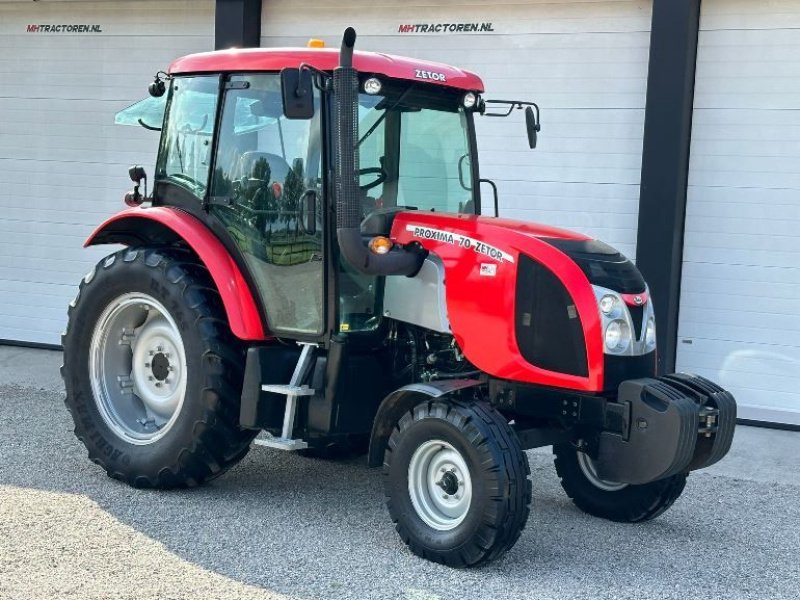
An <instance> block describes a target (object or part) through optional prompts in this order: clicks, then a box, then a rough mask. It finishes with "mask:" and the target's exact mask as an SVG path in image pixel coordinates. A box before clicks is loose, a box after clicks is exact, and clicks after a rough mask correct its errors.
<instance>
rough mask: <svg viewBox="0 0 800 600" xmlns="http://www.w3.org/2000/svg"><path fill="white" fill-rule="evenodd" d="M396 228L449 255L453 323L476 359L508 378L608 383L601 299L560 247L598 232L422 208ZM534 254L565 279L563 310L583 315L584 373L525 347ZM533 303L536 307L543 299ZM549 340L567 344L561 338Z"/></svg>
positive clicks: (579, 386)
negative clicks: (563, 368)
mask: <svg viewBox="0 0 800 600" xmlns="http://www.w3.org/2000/svg"><path fill="white" fill-rule="evenodd" d="M391 235H392V238H393V239H394V240H395V241H396V242H397V243H400V244H410V243H418V244H420V245H421V246H422V247H423V248H425V249H426V250H428V251H429V252H431V253H433V254H435V255H437V256H438V257H439V258H440V259H441V261H442V263H443V265H444V269H445V296H446V301H447V316H448V319H449V321H450V326H451V329H452V332H453V335H454V337H455V338H456V341H457V342H458V344H459V346H460V347H461V349H462V350H463V352H464V354H465V355H466V357H467V358H468V359H469V361H470V362H471V363H472V364H474V365H475V366H476V367H478V368H479V369H481V370H482V371H484V372H486V373H488V374H490V375H492V376H495V377H499V378H503V379H513V380H515V381H525V382H530V383H537V384H541V385H547V386H553V387H563V388H569V389H573V390H584V391H600V390H602V388H603V356H604V355H603V348H602V337H601V323H600V318H599V312H598V308H597V300H596V298H595V295H594V291H593V289H592V285H591V283H590V281H589V279H588V277H587V275H586V273H585V272H584V270H583V269H582V268H581V267H580V266H579V265H578V264H577V263H576V261H575V260H574V259H573V258H572V257H570V256H569V254H568V253H566V252H564V251H563V250H562V249H559V248H558V247H557V244H559V243H563V242H569V243H575V244H580V243H583V242H589V241H591V240H590V238H588V237H586V236H584V235H581V234H576V233H573V232H570V231H566V230H563V229H558V228H555V227H548V226H544V225H537V224H535V223H523V222H520V221H514V220H511V219H497V218H488V217H480V216H474V215H449V214H440V213H432V212H416V211H414V212H411V211H409V212H403V213H400V214H398V215H397V217H396V218H395V219H394V222H393V224H392V234H391ZM531 260H532V261H533V262H534V263H535V264H536V266H537V268H538V267H541V269H542V270H543V271H544V272H545V275H546V276H548V277H550V278H551V279H553V280H554V281H557V282H560V285H559V288H560V289H561V291H562V292H563V294H562V296H563V297H564V298H565V299H566V300H565V303H564V304H563V305H562V307H563V311H561V312H569V314H570V318H571V319H579V321H573V322H574V323H575V324H576V325H579V327H580V330H581V332H582V333H583V336H582V340H581V344H583V347H582V348H581V350H582V355H583V357H584V358H583V360H585V365H586V368H585V369H584V370H583V373H581V374H575V373H565V372H559V371H555V370H552V369H549V368H544V367H543V366H541V365H539V366H537V365H535V364H531V362H529V361H528V360H526V359H525V357H524V356H523V352H522V351H521V350H520V346H521V344H520V340H518V339H517V331H518V327H517V326H516V325H518V320H519V318H520V314H522V312H521V310H517V308H518V306H517V305H518V304H520V303H523V302H527V301H528V299H529V296H530V295H531V294H527V295H523V296H520V295H518V294H517V290H518V288H520V287H521V286H520V282H518V274H519V272H520V265H521V263H523V262H524V263H525V264H526V265H529V264H530V262H531ZM526 286H527V287H526V288H525V289H526V290H530V289H537V287H536V285H534V286H532V287H531V286H530V285H529V284H526ZM564 290H565V292H564ZM526 293H527V292H526ZM525 310H526V311H527V313H528V314H531V313H535V312H536V310H537V309H536V306H535V303H534V304H533V305H532V307H529V308H526V309H525ZM559 314H560V313H559ZM561 316H563V315H561ZM521 341H522V342H523V346H524V340H521ZM548 343H552V344H559V340H558V339H553V340H552V341H550V342H548Z"/></svg>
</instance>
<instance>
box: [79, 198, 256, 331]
mask: <svg viewBox="0 0 800 600" xmlns="http://www.w3.org/2000/svg"><path fill="white" fill-rule="evenodd" d="M181 240H182V241H183V242H184V243H186V245H187V246H189V247H190V248H191V249H192V250H193V251H194V253H195V254H197V256H198V258H199V259H200V261H201V262H202V263H203V264H204V265H205V267H206V268H207V269H208V272H209V273H210V275H211V279H212V280H213V281H214V285H216V287H217V290H218V291H219V295H220V297H221V298H222V304H223V306H224V308H225V313H226V315H227V317H228V324H229V325H230V328H231V331H232V332H233V334H234V335H235V336H236V337H237V338H239V339H241V340H248V341H252V340H265V339H268V338H269V335H268V334H267V333H266V330H265V329H264V325H263V322H262V320H261V315H260V313H259V310H258V305H257V304H256V301H255V299H254V297H253V293H252V291H251V289H250V286H249V285H248V284H247V281H246V280H245V279H244V276H243V275H242V272H241V271H240V270H239V267H238V266H237V265H236V263H235V262H234V260H233V258H231V256H230V253H229V252H228V251H227V250H226V249H225V247H224V246H223V245H222V242H220V241H219V239H218V238H217V237H216V236H215V235H214V234H213V233H212V232H211V230H209V228H208V227H206V226H205V225H204V224H203V223H202V222H201V221H200V220H199V219H197V218H195V217H193V216H191V215H190V214H188V213H186V212H184V211H182V210H179V209H175V208H168V207H164V206H153V207H149V208H131V209H128V210H123V211H121V212H119V213H117V214H116V215H114V216H112V217H111V218H109V219H107V220H106V221H105V222H104V223H102V224H101V225H100V226H99V227H98V228H97V229H95V230H94V232H92V235H90V236H89V238H88V239H87V240H86V242H85V243H84V247H87V246H95V245H98V244H124V245H126V246H132V245H137V244H138V245H144V244H167V243H174V242H176V241H181Z"/></svg>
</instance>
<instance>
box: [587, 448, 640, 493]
mask: <svg viewBox="0 0 800 600" xmlns="http://www.w3.org/2000/svg"><path fill="white" fill-rule="evenodd" d="M578 465H579V466H580V468H581V471H583V474H584V476H585V477H586V479H588V480H589V481H590V482H591V484H592V485H593V486H595V487H596V488H599V489H601V490H603V491H606V492H618V491H619V490H622V489H625V488H626V487H628V484H627V483H621V482H619V481H609V480H608V479H601V478H600V476H599V475H598V474H597V466H596V465H595V464H594V461H593V460H592V458H591V457H590V456H589V455H588V454H586V453H585V452H581V451H580V450H578Z"/></svg>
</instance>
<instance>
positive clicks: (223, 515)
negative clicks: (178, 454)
mask: <svg viewBox="0 0 800 600" xmlns="http://www.w3.org/2000/svg"><path fill="white" fill-rule="evenodd" d="M15 361H16V362H15ZM58 361H59V358H58V355H57V353H54V352H44V351H36V352H34V351H29V350H26V351H19V350H13V349H4V348H0V408H2V414H3V419H2V420H0V598H4V599H5V598H156V597H158V598H297V599H306V598H358V599H367V598H381V599H386V598H405V599H410V600H422V599H441V600H445V599H448V600H449V599H456V598H458V599H462V598H490V599H504V598H513V599H519V598H536V599H537V600H545V599H551V598H568V599H576V598H578V599H583V598H620V599H621V598H635V599H644V598H658V599H667V598H676V599H677V598H680V599H683V598H687V597H690V596H696V597H705V598H725V599H726V600H732V599H737V598H769V599H779V598H787V599H792V600H796V598H798V597H800V560H799V559H798V547H800V501H799V500H800V475H798V467H797V463H796V457H797V456H798V455H799V454H800V433H790V432H777V431H768V430H757V429H751V428H740V430H739V432H738V433H737V439H736V442H735V450H736V451H735V452H734V453H733V456H731V457H729V458H728V459H727V460H726V461H723V463H721V464H720V465H719V467H717V468H714V469H711V470H709V471H708V472H701V473H697V474H695V475H693V476H692V477H691V478H690V479H689V484H688V486H687V489H686V492H685V493H684V495H683V497H682V498H681V499H680V500H679V501H678V502H677V503H676V505H675V506H674V507H673V509H672V510H670V511H668V512H667V513H666V514H665V515H663V516H662V517H660V518H658V519H656V520H655V521H653V522H650V523H647V524H644V525H619V524H614V523H608V522H604V521H601V520H598V519H594V518H591V517H588V516H586V515H583V514H582V513H580V512H578V511H577V509H575V508H574V507H573V506H572V504H571V503H570V502H569V500H568V499H567V498H566V496H565V495H564V494H563V493H562V492H561V489H560V487H559V485H558V480H557V479H556V476H555V473H554V470H553V466H552V459H551V457H550V455H549V454H548V453H547V452H546V451H542V450H539V451H536V452H531V453H530V459H531V467H532V471H533V482H534V507H533V511H532V513H531V518H530V520H529V522H528V527H527V529H526V530H525V531H524V532H523V534H522V537H521V538H520V540H519V542H518V543H517V545H516V546H515V547H514V548H513V550H512V551H511V552H509V553H508V554H507V555H506V556H505V557H504V558H503V559H501V560H500V561H498V562H496V563H493V564H491V565H488V566H486V567H483V568H480V569H475V570H468V571H456V570H452V569H448V568H446V567H442V566H439V565H434V564H431V563H428V562H425V561H423V560H420V559H418V558H416V557H415V556H414V555H412V554H411V553H410V552H408V551H407V550H406V548H405V546H404V545H403V544H402V542H401V541H400V539H399V538H398V537H397V535H396V534H395V532H394V530H393V528H392V526H391V523H390V522H389V519H388V516H387V513H386V510H385V508H384V505H383V498H382V493H381V476H380V472H379V471H378V470H372V469H368V468H367V467H366V466H365V464H364V462H363V461H362V460H351V461H346V462H333V463H329V462H324V461H319V460H312V459H303V458H300V457H298V456H295V455H293V454H288V453H279V452H276V451H271V450H267V449H263V448H255V449H254V450H253V451H252V452H251V453H250V454H249V455H248V456H247V458H245V460H244V461H243V462H242V463H241V464H240V465H239V466H237V467H236V468H234V469H233V470H231V472H229V473H228V474H227V475H225V476H223V477H221V478H220V479H219V480H217V481H214V482H213V483H211V484H209V485H207V486H205V487H203V488H200V489H196V490H191V491H177V492H153V491H140V490H134V489H131V488H129V487H127V486H125V485H123V484H121V483H118V482H116V481H113V480H111V479H109V478H107V477H106V476H105V474H104V473H103V472H101V471H100V469H99V468H97V467H96V466H94V465H92V464H90V463H89V462H88V461H87V460H86V453H85V451H84V449H83V447H82V446H81V445H80V444H79V443H78V442H77V441H76V440H75V439H74V437H73V435H72V424H71V422H70V419H69V417H68V415H67V413H66V410H65V409H64V406H63V403H62V399H63V394H62V392H61V391H60V388H59V384H58V379H57V377H56V375H55V373H54V371H53V370H54V369H55V367H56V365H57V364H58ZM20 365H21V366H20ZM32 368H35V369H36V370H38V371H39V372H40V373H41V374H42V375H41V377H40V378H38V379H36V378H32V377H30V376H28V375H25V372H26V369H32Z"/></svg>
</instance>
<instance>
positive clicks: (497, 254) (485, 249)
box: [406, 225, 514, 263]
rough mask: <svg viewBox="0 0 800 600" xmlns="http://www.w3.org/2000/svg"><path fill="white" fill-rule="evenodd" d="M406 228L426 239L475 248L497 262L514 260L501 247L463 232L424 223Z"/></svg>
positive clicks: (412, 233) (474, 249) (416, 235)
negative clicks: (428, 225) (424, 225)
mask: <svg viewBox="0 0 800 600" xmlns="http://www.w3.org/2000/svg"><path fill="white" fill-rule="evenodd" d="M406 230H407V231H410V232H411V235H413V236H414V237H418V238H422V239H424V240H436V241H439V242H444V243H446V244H453V245H454V246H460V247H461V248H464V249H465V250H473V251H475V252H477V253H478V254H482V255H483V256H488V257H489V258H493V259H494V260H496V261H497V262H501V263H502V262H510V263H513V262H514V257H513V256H511V255H510V254H509V253H508V252H503V251H502V250H500V249H499V248H495V247H494V246H490V245H489V244H487V243H486V242H482V241H480V240H476V239H475V238H471V237H469V236H466V235H463V234H461V233H453V232H452V231H443V230H441V229H433V228H432V227H423V226H422V225H406Z"/></svg>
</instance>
